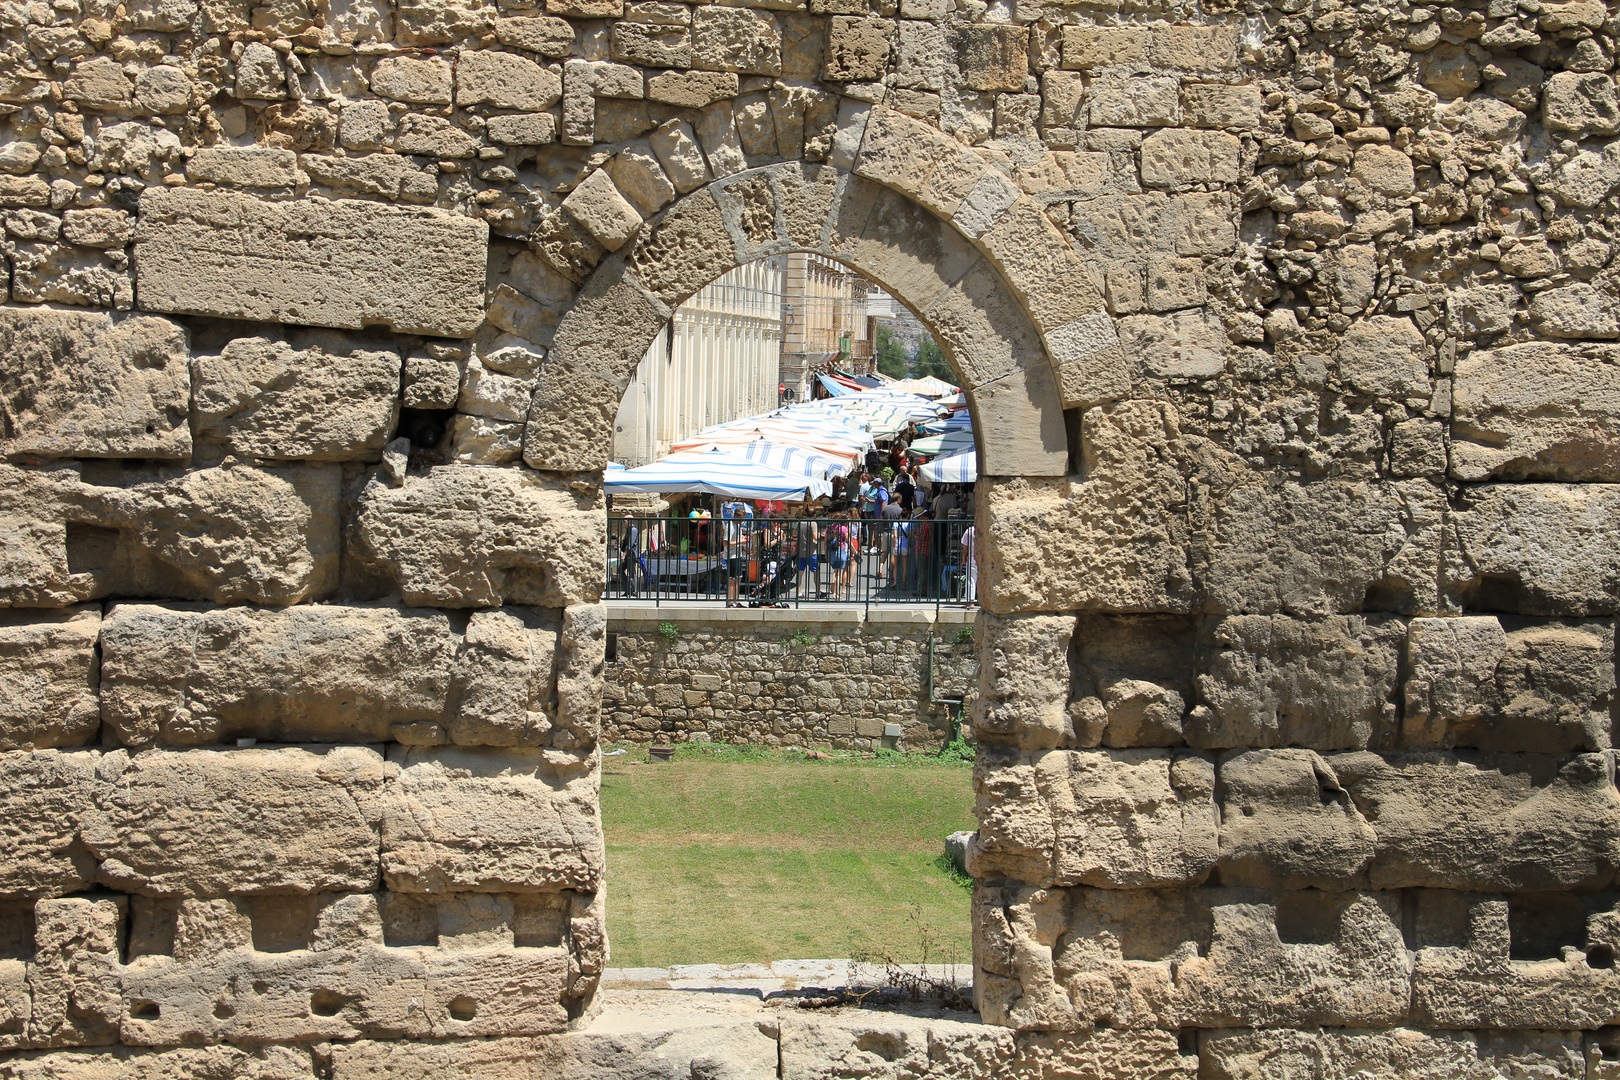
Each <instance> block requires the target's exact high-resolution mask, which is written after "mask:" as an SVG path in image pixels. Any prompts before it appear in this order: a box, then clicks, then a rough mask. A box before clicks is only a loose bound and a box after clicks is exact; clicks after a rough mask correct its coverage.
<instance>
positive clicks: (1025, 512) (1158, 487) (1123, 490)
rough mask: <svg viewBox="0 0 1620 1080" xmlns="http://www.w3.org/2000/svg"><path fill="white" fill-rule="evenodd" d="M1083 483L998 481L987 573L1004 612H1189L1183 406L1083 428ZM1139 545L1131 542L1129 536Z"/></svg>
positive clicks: (1092, 414)
mask: <svg viewBox="0 0 1620 1080" xmlns="http://www.w3.org/2000/svg"><path fill="white" fill-rule="evenodd" d="M1081 445H1082V447H1083V448H1084V452H1085V459H1084V461H1083V462H1082V467H1083V473H1082V477H1083V479H1075V478H1070V479H1066V480H1051V481H1037V480H1007V481H997V482H996V483H995V484H994V485H992V486H991V487H990V488H989V491H988V492H987V494H986V495H981V499H982V500H983V503H984V504H987V509H988V512H989V513H990V515H991V516H990V518H989V521H990V523H991V524H990V526H989V527H988V528H985V529H984V537H985V539H984V542H985V543H986V544H987V551H986V555H985V561H984V563H983V569H982V570H981V573H982V574H983V575H984V580H985V582H986V583H987V585H988V587H987V588H986V589H985V595H987V597H988V598H989V599H988V600H987V603H988V604H989V605H991V607H992V610H997V611H1012V610H1071V611H1072V610H1076V609H1081V610H1088V611H1114V612H1133V611H1136V612H1141V611H1161V612H1164V611H1187V610H1190V609H1191V606H1192V604H1193V602H1194V594H1193V588H1192V580H1191V575H1190V573H1189V571H1188V569H1187V554H1186V548H1185V546H1184V545H1185V543H1186V531H1185V530H1186V517H1185V514H1186V510H1185V498H1186V490H1187V488H1186V483H1185V480H1184V478H1183V476H1182V470H1183V468H1184V466H1183V465H1182V464H1181V462H1182V461H1183V460H1184V457H1185V454H1186V449H1185V445H1184V443H1183V440H1182V436H1181V429H1180V419H1179V417H1178V416H1177V415H1176V412H1175V410H1174V409H1173V408H1171V407H1169V406H1166V405H1162V404H1158V403H1150V402H1139V401H1137V402H1123V403H1121V404H1119V405H1105V406H1098V407H1097V408H1094V409H1088V410H1087V411H1086V413H1085V414H1084V417H1083V419H1082V429H1081ZM1126 535H1129V536H1130V537H1131V539H1130V541H1129V542H1128V543H1126V542H1123V537H1124V536H1126Z"/></svg>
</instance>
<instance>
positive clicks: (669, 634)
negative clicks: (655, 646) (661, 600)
mask: <svg viewBox="0 0 1620 1080" xmlns="http://www.w3.org/2000/svg"><path fill="white" fill-rule="evenodd" d="M658 636H659V637H661V638H663V639H664V641H665V643H666V644H669V645H673V644H675V642H677V641H679V640H680V637H681V628H680V627H678V626H676V625H675V624H674V623H672V622H661V623H659V624H658Z"/></svg>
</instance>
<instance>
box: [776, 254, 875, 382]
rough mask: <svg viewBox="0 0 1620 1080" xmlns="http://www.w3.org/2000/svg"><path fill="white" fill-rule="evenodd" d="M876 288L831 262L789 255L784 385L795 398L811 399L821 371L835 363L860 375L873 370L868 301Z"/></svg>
mask: <svg viewBox="0 0 1620 1080" xmlns="http://www.w3.org/2000/svg"><path fill="white" fill-rule="evenodd" d="M875 288H876V287H875V286H874V285H872V283H871V282H869V281H867V279H866V278H864V277H862V276H861V275H859V274H857V273H855V271H853V270H851V269H849V268H848V267H847V266H844V265H843V264H841V263H837V262H834V261H833V260H831V259H827V258H823V257H822V256H820V255H814V254H809V253H795V254H792V255H789V256H787V273H786V280H785V293H786V298H785V300H784V307H783V329H782V374H781V382H782V385H783V387H784V388H785V390H786V391H789V392H791V395H792V398H793V399H794V400H796V401H802V400H803V399H804V398H806V397H807V396H809V391H810V382H811V381H812V380H813V379H814V378H815V373H816V372H817V371H820V370H821V369H823V368H824V367H826V366H827V365H828V364H829V363H833V364H837V365H838V366H839V367H841V368H843V369H844V370H846V371H854V372H855V373H857V374H866V373H869V372H870V371H871V368H872V362H873V361H872V357H873V343H872V339H873V335H874V327H873V322H872V319H871V317H870V315H869V314H868V312H867V297H868V294H869V292H871V291H872V290H873V289H875Z"/></svg>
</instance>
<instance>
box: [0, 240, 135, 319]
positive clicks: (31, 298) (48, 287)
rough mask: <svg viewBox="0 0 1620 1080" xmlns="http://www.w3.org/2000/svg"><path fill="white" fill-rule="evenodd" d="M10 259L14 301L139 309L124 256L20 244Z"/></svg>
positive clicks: (13, 248)
mask: <svg viewBox="0 0 1620 1080" xmlns="http://www.w3.org/2000/svg"><path fill="white" fill-rule="evenodd" d="M8 254H9V255H10V261H11V272H12V279H11V297H12V299H13V300H21V301H24V302H26V303H46V304H74V305H77V306H81V307H100V308H113V309H115V310H117V311H128V310H130V309H131V308H132V307H134V306H135V293H134V280H133V275H132V274H131V272H130V268H129V265H128V261H127V260H125V259H124V258H123V253H122V252H118V253H109V252H101V251H95V250H91V249H88V248H76V247H69V246H67V245H65V244H51V243H28V242H18V243H15V244H12V245H11V247H10V250H9V252H8Z"/></svg>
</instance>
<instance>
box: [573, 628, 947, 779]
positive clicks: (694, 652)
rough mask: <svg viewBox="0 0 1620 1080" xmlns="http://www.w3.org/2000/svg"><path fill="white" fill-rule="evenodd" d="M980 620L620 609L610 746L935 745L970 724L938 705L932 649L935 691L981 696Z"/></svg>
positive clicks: (607, 696)
mask: <svg viewBox="0 0 1620 1080" xmlns="http://www.w3.org/2000/svg"><path fill="white" fill-rule="evenodd" d="M972 614H973V613H972V612H970V611H965V610H963V609H960V608H957V609H945V610H943V611H941V612H940V613H939V617H938V618H937V619H936V617H935V612H934V611H932V610H926V611H925V610H919V611H914V612H913V611H903V610H898V609H882V608H872V609H870V610H869V611H862V610H861V609H852V610H849V611H834V612H819V613H816V614H813V615H811V614H807V613H805V612H800V611H793V610H788V611H769V610H763V609H762V610H759V611H753V610H746V611H730V612H728V611H724V610H721V611H693V610H691V609H684V610H683V609H682V608H681V607H680V606H678V605H672V606H670V607H665V608H660V609H647V608H634V609H628V610H627V609H624V608H619V607H610V609H609V617H608V633H609V634H611V635H613V647H614V652H615V653H616V658H614V659H610V660H609V662H608V664H607V668H606V672H607V674H606V680H605V683H604V685H603V693H602V737H603V738H604V739H607V740H616V739H623V740H628V741H633V742H648V741H652V742H666V741H667V742H723V743H755V744H763V745H766V746H819V747H836V748H839V749H850V748H860V749H872V748H874V747H877V746H881V745H896V744H894V743H892V742H891V743H888V744H886V743H885V742H884V739H883V731H884V726H885V725H886V724H899V725H900V726H901V728H902V731H903V734H902V736H901V737H900V739H899V740H898V743H897V745H898V748H900V749H904V750H908V751H924V750H937V749H938V748H939V747H940V746H941V745H943V743H944V742H945V741H946V740H947V739H948V738H949V737H950V730H951V721H952V718H953V716H960V718H961V720H963V721H965V720H966V715H965V713H962V712H961V710H960V708H959V707H958V706H950V705H944V704H931V703H930V701H929V684H928V663H929V651H928V641H929V639H930V638H932V639H933V641H934V651H933V662H934V687H933V688H934V695H935V696H936V697H953V698H956V699H958V700H959V701H961V700H963V699H966V700H967V701H971V699H972V696H973V694H974V692H975V689H976V687H977V685H978V674H979V664H978V658H977V656H976V655H975V653H974V649H973V644H972V636H971V635H972V629H973V623H972ZM727 616H750V617H748V618H728V617H727ZM660 623H664V624H667V625H669V626H673V627H674V628H675V630H676V636H675V637H674V639H673V640H671V639H669V638H667V637H666V636H665V635H664V634H663V633H661V632H660V631H659V625H660ZM964 632H965V634H964ZM795 635H798V636H799V640H795ZM963 637H965V640H959V639H960V638H963Z"/></svg>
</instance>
